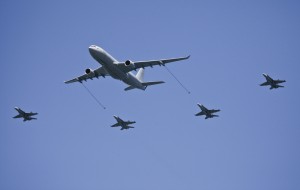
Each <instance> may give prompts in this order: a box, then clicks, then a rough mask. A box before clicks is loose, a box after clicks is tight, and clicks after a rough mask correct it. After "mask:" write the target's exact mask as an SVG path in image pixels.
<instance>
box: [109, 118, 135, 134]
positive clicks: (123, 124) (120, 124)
mask: <svg viewBox="0 0 300 190" xmlns="http://www.w3.org/2000/svg"><path fill="white" fill-rule="evenodd" d="M114 118H115V119H116V120H117V123H116V124H114V125H112V126H111V127H121V130H124V129H129V128H134V127H132V126H129V125H130V124H134V123H136V122H135V121H124V120H122V119H121V118H120V117H118V116H115V115H114Z"/></svg>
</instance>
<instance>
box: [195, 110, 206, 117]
mask: <svg viewBox="0 0 300 190" xmlns="http://www.w3.org/2000/svg"><path fill="white" fill-rule="evenodd" d="M200 115H205V113H204V112H203V111H201V112H199V113H197V114H195V116H200Z"/></svg>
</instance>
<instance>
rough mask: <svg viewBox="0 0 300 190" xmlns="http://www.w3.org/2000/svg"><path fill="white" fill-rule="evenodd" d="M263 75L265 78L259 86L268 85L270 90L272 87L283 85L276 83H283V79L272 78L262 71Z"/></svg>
mask: <svg viewBox="0 0 300 190" xmlns="http://www.w3.org/2000/svg"><path fill="white" fill-rule="evenodd" d="M263 76H264V77H265V78H266V80H267V81H266V82H264V83H262V84H260V86H268V85H270V86H271V87H270V90H272V89H273V88H279V87H284V86H281V85H278V84H279V83H283V82H286V81H285V80H274V79H272V78H271V77H270V76H269V75H267V74H265V73H263Z"/></svg>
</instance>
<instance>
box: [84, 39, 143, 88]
mask: <svg viewBox="0 0 300 190" xmlns="http://www.w3.org/2000/svg"><path fill="white" fill-rule="evenodd" d="M89 52H90V54H91V56H92V57H93V58H94V59H95V60H96V61H97V62H98V63H100V64H101V65H102V66H103V68H104V69H105V70H106V71H107V72H108V74H109V75H110V76H111V77H113V78H114V79H118V80H121V81H123V82H124V83H126V84H128V85H129V86H134V87H135V88H138V89H141V90H145V89H146V87H145V86H143V84H142V83H141V81H139V79H137V78H136V77H135V76H134V75H133V74H132V73H131V72H128V73H126V72H123V71H122V70H120V69H119V68H118V67H117V66H116V64H115V63H117V62H118V61H117V60H116V59H115V58H114V57H112V56H111V55H110V54H109V53H107V52H106V51H105V50H104V49H102V48H100V47H98V46H95V45H92V46H90V47H89Z"/></svg>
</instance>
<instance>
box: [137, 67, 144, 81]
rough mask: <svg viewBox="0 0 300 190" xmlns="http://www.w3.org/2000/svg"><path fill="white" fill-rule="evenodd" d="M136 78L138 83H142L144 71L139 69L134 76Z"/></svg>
mask: <svg viewBox="0 0 300 190" xmlns="http://www.w3.org/2000/svg"><path fill="white" fill-rule="evenodd" d="M136 78H137V79H139V81H141V82H143V81H144V69H143V68H140V70H139V71H138V73H137V74H136Z"/></svg>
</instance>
